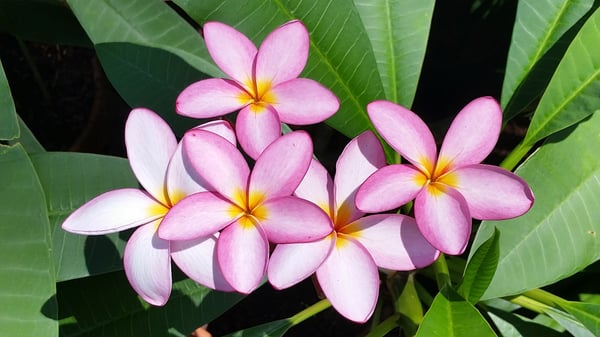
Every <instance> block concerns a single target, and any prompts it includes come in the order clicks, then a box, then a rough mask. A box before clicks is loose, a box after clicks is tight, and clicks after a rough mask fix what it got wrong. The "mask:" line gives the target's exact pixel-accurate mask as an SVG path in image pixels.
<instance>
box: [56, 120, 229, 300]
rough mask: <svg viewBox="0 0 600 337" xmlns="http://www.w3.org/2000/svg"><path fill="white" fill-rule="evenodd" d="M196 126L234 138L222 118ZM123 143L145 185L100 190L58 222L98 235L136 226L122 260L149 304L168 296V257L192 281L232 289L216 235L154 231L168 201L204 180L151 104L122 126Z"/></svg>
mask: <svg viewBox="0 0 600 337" xmlns="http://www.w3.org/2000/svg"><path fill="white" fill-rule="evenodd" d="M199 129H202V130H206V131H204V132H215V133H217V134H220V135H222V136H223V137H226V138H227V139H228V140H225V139H223V140H224V141H225V142H235V135H234V133H233V129H232V127H231V125H229V123H227V122H224V121H214V122H210V123H207V124H204V125H202V126H200V127H199ZM215 137H219V136H217V135H215ZM125 144H126V147H127V156H128V158H129V163H130V165H131V168H132V170H133V172H134V174H135V175H136V177H137V179H138V181H139V182H140V184H141V185H142V186H143V187H144V189H145V191H144V190H140V189H134V188H124V189H118V190H113V191H109V192H106V193H103V194H101V195H100V196H98V197H96V198H94V199H92V200H90V201H89V202H87V203H86V204H84V205H83V206H81V207H80V208H79V209H77V210H76V211H75V212H73V213H72V214H71V215H70V216H69V217H68V218H67V219H66V220H65V221H64V222H63V224H62V228H63V229H65V230H66V231H69V232H72V233H77V234H85V235H100V234H107V233H114V232H118V231H122V230H125V229H129V228H133V227H138V226H140V227H139V228H138V229H136V230H135V232H134V233H133V234H132V236H131V237H130V238H129V240H128V241H127V245H126V246H125V252H124V256H123V263H124V267H125V273H126V275H127V278H128V280H129V283H130V284H131V286H132V287H133V289H134V290H135V291H136V292H137V293H138V294H139V295H140V297H142V298H143V299H144V300H145V301H147V302H148V303H150V304H153V305H164V304H165V303H166V302H167V300H168V298H169V295H170V293H171V283H172V282H171V258H173V260H174V261H175V263H176V264H177V265H178V266H179V267H180V269H181V270H183V271H184V272H185V273H186V274H187V275H188V276H189V277H190V278H192V279H194V280H196V281H197V282H199V283H201V284H203V285H205V286H207V287H210V288H213V289H219V290H228V291H231V290H232V289H231V286H229V284H228V283H227V282H226V281H225V279H224V278H223V276H222V275H221V274H220V270H219V268H218V266H216V265H215V263H214V262H215V258H214V246H215V242H216V239H217V237H216V236H207V237H204V238H198V239H196V240H189V241H181V242H169V241H167V240H163V239H161V238H159V237H158V236H157V229H158V228H159V225H160V223H161V221H162V219H163V218H164V216H165V214H167V213H168V212H169V209H170V208H171V207H173V205H175V204H176V203H177V202H178V201H179V200H181V199H182V198H183V197H185V196H186V195H189V194H192V193H196V192H200V191H206V188H205V186H206V184H205V183H204V182H202V180H201V179H200V178H199V177H196V176H192V175H190V173H189V171H190V170H189V169H187V168H186V166H185V162H184V158H183V156H182V151H181V146H178V144H177V139H176V138H175V135H174V134H173V131H172V130H171V129H170V128H169V126H168V124H167V123H166V122H165V121H164V120H162V119H161V118H160V117H159V116H158V115H157V114H155V113H154V112H152V111H150V110H147V109H143V108H137V109H134V110H132V111H131V113H130V115H129V117H128V119H127V123H126V126H125Z"/></svg>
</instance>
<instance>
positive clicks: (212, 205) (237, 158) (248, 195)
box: [158, 130, 331, 293]
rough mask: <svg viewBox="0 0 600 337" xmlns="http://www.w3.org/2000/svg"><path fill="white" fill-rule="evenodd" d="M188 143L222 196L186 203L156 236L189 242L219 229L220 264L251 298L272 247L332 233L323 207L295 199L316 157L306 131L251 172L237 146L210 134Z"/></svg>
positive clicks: (193, 136)
mask: <svg viewBox="0 0 600 337" xmlns="http://www.w3.org/2000/svg"><path fill="white" fill-rule="evenodd" d="M182 142H183V150H184V152H185V153H186V154H187V156H188V158H189V160H190V164H191V166H192V167H193V168H194V169H195V170H196V171H197V173H198V174H199V175H200V176H201V177H203V178H204V179H205V180H206V181H207V182H209V183H210V184H211V186H212V187H213V188H214V190H215V191H216V192H200V193H196V194H193V195H190V196H188V197H187V198H185V199H183V200H182V201H180V202H179V203H178V204H177V205H175V206H174V207H173V208H172V209H171V211H170V212H169V214H167V216H166V217H165V219H164V220H163V223H162V225H161V226H160V228H159V229H158V234H159V236H160V237H161V238H163V239H166V240H190V239H194V238H197V237H204V236H209V235H213V234H214V233H216V232H219V231H220V235H219V238H218V241H217V246H216V251H217V260H218V263H219V265H220V267H221V270H222V271H223V275H224V277H225V279H226V280H227V281H228V283H229V284H231V286H232V287H233V288H234V289H235V290H237V291H238V292H241V293H250V292H252V291H253V290H254V289H256V287H258V285H259V284H260V282H261V280H262V278H263V276H264V273H265V269H266V265H267V261H268V255H269V241H271V242H274V243H288V242H307V241H314V240H318V239H321V238H323V237H324V236H326V235H328V234H329V233H330V232H331V228H329V227H328V226H327V223H328V221H329V218H328V217H327V215H326V214H325V213H324V212H323V211H322V210H321V209H320V208H319V207H317V206H315V205H314V204H312V203H310V202H308V201H306V200H303V199H300V198H298V197H295V196H292V194H293V192H294V190H295V189H296V187H297V186H298V184H300V181H301V180H302V178H303V177H304V175H305V173H306V171H307V170H308V167H309V165H310V161H311V157H312V142H311V140H310V137H309V136H308V134H307V133H305V132H303V131H295V132H291V133H288V134H286V135H284V136H282V137H280V138H278V139H277V140H275V141H274V142H273V143H272V144H271V145H269V146H268V147H267V148H266V149H265V150H264V151H263V153H262V154H261V155H260V156H259V157H258V159H257V160H256V163H255V165H254V168H253V169H252V171H251V170H250V168H249V167H248V164H247V162H246V160H245V158H244V156H243V155H242V153H241V152H240V151H239V150H238V149H237V148H236V147H235V146H234V145H232V144H231V143H229V142H227V141H226V140H224V139H223V138H221V137H219V136H216V135H214V134H212V133H210V132H206V131H202V130H194V131H191V132H188V133H187V134H186V135H185V136H184V138H183V141H182Z"/></svg>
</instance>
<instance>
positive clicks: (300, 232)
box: [259, 196, 333, 243]
mask: <svg viewBox="0 0 600 337" xmlns="http://www.w3.org/2000/svg"><path fill="white" fill-rule="evenodd" d="M259 213H260V214H261V215H263V217H261V218H260V219H259V221H260V224H261V226H262V228H263V229H264V231H265V233H267V237H268V238H269V241H271V242H273V243H297V242H309V241H315V240H318V239H321V238H323V237H325V236H326V235H328V234H329V233H331V231H332V230H333V224H332V223H331V219H330V218H329V216H328V215H327V214H326V213H325V212H323V210H322V209H321V208H319V207H318V206H317V205H315V204H313V203H312V202H310V201H307V200H304V199H300V198H297V197H292V196H288V197H279V198H274V199H269V200H267V201H265V202H264V203H263V204H262V205H260V207H259Z"/></svg>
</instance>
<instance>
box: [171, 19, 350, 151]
mask: <svg viewBox="0 0 600 337" xmlns="http://www.w3.org/2000/svg"><path fill="white" fill-rule="evenodd" d="M203 33H204V40H205V42H206V47H207V48H208V52H209V53H210V55H211V57H212V59H213V60H214V61H215V63H216V64H217V66H219V68H221V70H223V72H224V73H225V74H227V76H229V77H230V79H220V78H212V79H206V80H202V81H199V82H196V83H193V84H191V85H190V86H189V87H187V88H186V89H184V90H183V91H182V92H181V94H180V95H179V97H178V98H177V102H176V109H177V112H178V113H179V114H181V115H184V116H189V117H194V118H209V117H215V116H222V115H225V114H228V113H230V112H233V111H236V110H240V109H241V110H240V111H239V114H238V116H237V120H236V125H235V129H236V134H237V136H238V141H239V142H240V145H241V146H242V148H243V149H244V151H245V152H246V153H247V154H248V155H249V156H250V157H252V158H253V159H256V158H257V157H258V155H259V154H260V153H261V152H262V151H263V150H264V148H265V147H266V146H267V145H269V144H270V143H271V142H272V141H273V140H275V139H276V138H277V137H279V136H280V135H281V123H282V122H283V123H288V124H294V125H306V124H314V123H319V122H322V121H324V120H325V119H327V118H329V117H330V116H331V115H333V114H334V113H335V112H336V111H337V110H338V108H339V101H338V99H337V97H336V96H335V95H333V93H331V91H329V90H328V89H327V88H325V87H323V86H322V85H321V84H319V83H318V82H316V81H313V80H311V79H307V78H298V76H299V75H300V73H301V72H302V70H303V69H304V66H305V65H306V61H307V59H308V49H309V38H308V32H307V30H306V28H305V27H304V25H303V24H302V23H301V22H300V21H296V20H295V21H290V22H288V23H286V24H284V25H282V26H280V27H279V28H277V29H275V30H274V31H273V32H271V33H270V34H269V35H268V36H267V37H266V38H265V40H264V41H263V43H262V44H261V46H260V48H259V49H258V50H257V49H256V47H255V45H254V44H253V43H252V41H250V40H249V39H248V38H247V37H246V36H245V35H243V34H242V33H240V32H238V31H237V30H235V29H234V28H232V27H230V26H228V25H225V24H223V23H219V22H207V23H206V24H205V25H204V27H203Z"/></svg>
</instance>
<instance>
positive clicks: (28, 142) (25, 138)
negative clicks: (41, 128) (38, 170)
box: [8, 115, 46, 154]
mask: <svg viewBox="0 0 600 337" xmlns="http://www.w3.org/2000/svg"><path fill="white" fill-rule="evenodd" d="M17 117H18V118H19V137H17V138H15V139H13V140H10V141H9V142H8V144H9V145H15V144H17V143H20V144H21V146H23V148H25V151H27V153H29V154H32V153H38V152H44V151H46V150H45V149H44V147H43V146H42V144H40V142H38V140H37V138H35V136H34V135H33V133H32V132H31V130H30V129H29V127H28V126H27V125H26V124H25V122H24V121H23V119H21V116H19V115H17Z"/></svg>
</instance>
